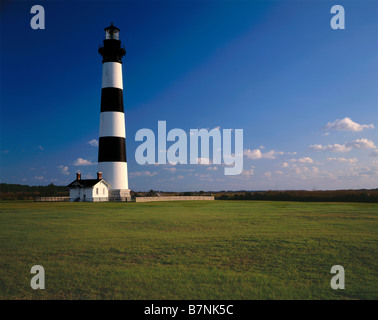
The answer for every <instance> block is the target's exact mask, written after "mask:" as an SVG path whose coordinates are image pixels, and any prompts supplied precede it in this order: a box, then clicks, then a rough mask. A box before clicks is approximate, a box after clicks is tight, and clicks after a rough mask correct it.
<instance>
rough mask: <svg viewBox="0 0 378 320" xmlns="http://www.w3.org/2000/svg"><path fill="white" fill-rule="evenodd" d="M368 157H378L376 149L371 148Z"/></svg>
mask: <svg viewBox="0 0 378 320" xmlns="http://www.w3.org/2000/svg"><path fill="white" fill-rule="evenodd" d="M369 157H378V149H375V150H373V151H372V152H371V153H370V154H369Z"/></svg>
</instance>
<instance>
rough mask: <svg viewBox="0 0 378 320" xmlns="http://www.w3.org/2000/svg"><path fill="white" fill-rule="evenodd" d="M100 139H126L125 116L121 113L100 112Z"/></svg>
mask: <svg viewBox="0 0 378 320" xmlns="http://www.w3.org/2000/svg"><path fill="white" fill-rule="evenodd" d="M100 137H122V138H126V132H125V114H124V113H123V112H101V113H100Z"/></svg>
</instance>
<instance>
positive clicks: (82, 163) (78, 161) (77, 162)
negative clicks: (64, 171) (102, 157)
mask: <svg viewBox="0 0 378 320" xmlns="http://www.w3.org/2000/svg"><path fill="white" fill-rule="evenodd" d="M95 164H96V163H93V162H92V161H91V160H86V159H83V158H77V159H76V160H75V161H74V166H92V165H95Z"/></svg>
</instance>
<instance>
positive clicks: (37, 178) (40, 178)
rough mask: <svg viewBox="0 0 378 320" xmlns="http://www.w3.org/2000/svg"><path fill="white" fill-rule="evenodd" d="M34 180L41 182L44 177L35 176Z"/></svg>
mask: <svg viewBox="0 0 378 320" xmlns="http://www.w3.org/2000/svg"><path fill="white" fill-rule="evenodd" d="M34 179H35V180H43V179H44V177H43V176H35V177H34Z"/></svg>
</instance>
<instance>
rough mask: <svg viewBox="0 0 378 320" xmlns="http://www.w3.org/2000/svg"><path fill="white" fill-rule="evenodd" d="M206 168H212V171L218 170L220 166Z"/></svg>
mask: <svg viewBox="0 0 378 320" xmlns="http://www.w3.org/2000/svg"><path fill="white" fill-rule="evenodd" d="M206 169H207V170H211V171H216V170H218V167H208V168H206Z"/></svg>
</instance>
